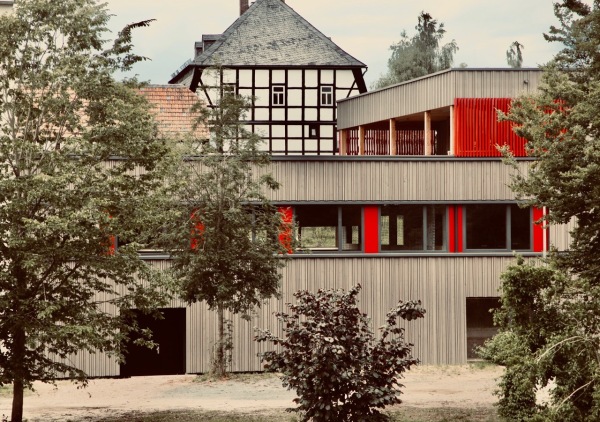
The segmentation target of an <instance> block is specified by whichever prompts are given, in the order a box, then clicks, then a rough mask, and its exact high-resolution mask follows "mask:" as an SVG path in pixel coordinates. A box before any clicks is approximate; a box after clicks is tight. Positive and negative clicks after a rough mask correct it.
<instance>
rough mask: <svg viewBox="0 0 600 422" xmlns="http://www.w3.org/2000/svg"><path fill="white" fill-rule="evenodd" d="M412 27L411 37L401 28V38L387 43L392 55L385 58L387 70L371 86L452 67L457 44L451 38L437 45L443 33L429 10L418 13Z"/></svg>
mask: <svg viewBox="0 0 600 422" xmlns="http://www.w3.org/2000/svg"><path fill="white" fill-rule="evenodd" d="M415 29H416V30H417V33H416V34H415V35H414V36H413V37H412V38H409V37H408V34H407V33H406V31H402V33H401V34H400V41H399V42H398V43H396V44H393V45H391V46H390V50H392V55H391V57H390V58H389V60H388V71H387V73H386V74H385V75H383V76H382V77H381V78H380V79H379V80H378V81H377V82H376V83H375V85H374V88H383V87H385V86H388V85H393V84H396V83H399V82H404V81H408V80H410V79H414V78H418V77H420V76H425V75H428V74H430V73H435V72H439V71H440V70H444V69H448V68H450V67H451V66H452V63H453V62H454V54H455V53H456V52H457V51H458V45H457V44H456V41H454V40H452V41H451V42H449V43H448V44H444V45H440V42H441V41H442V39H443V38H444V34H445V33H446V29H445V28H444V24H443V23H439V24H438V21H437V20H436V19H434V18H433V16H431V15H430V14H429V13H427V12H421V14H420V15H419V17H418V23H417V26H415Z"/></svg>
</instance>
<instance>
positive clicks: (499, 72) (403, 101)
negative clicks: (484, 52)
mask: <svg viewBox="0 0 600 422" xmlns="http://www.w3.org/2000/svg"><path fill="white" fill-rule="evenodd" d="M541 75H542V71H541V70H540V69H508V68H506V69H468V68H467V69H448V70H443V71H441V72H437V73H433V74H431V75H427V76H423V77H421V78H417V79H413V80H411V81H407V82H402V83H400V84H397V85H392V86H389V87H386V88H382V89H379V90H375V91H371V92H367V93H365V94H361V95H357V96H355V97H351V98H348V99H344V100H340V101H338V120H337V123H338V129H348V128H351V127H356V126H359V125H367V124H370V123H373V122H380V121H384V120H388V119H392V118H396V117H398V116H408V115H411V114H415V113H423V112H425V111H428V110H434V109H439V108H443V107H449V106H451V105H453V104H454V99H455V98H504V97H510V98H513V97H516V96H518V95H520V94H523V93H533V92H535V90H536V89H537V87H538V86H539V83H540V80H541Z"/></svg>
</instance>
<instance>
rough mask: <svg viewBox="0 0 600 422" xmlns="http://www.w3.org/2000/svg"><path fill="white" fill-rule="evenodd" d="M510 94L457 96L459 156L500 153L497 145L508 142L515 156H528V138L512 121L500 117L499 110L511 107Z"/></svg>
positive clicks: (456, 112) (507, 144)
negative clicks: (495, 96) (517, 130)
mask: <svg viewBox="0 0 600 422" xmlns="http://www.w3.org/2000/svg"><path fill="white" fill-rule="evenodd" d="M511 101H512V99H511V98H456V99H455V100H454V130H455V139H456V156H458V157H500V156H502V154H501V153H500V151H498V148H497V147H498V146H508V147H509V148H510V151H511V152H512V153H513V155H514V156H516V157H525V156H527V152H526V151H525V139H523V138H521V137H520V136H517V135H516V134H515V132H513V130H512V123H511V122H507V121H503V122H499V121H498V111H501V112H503V113H507V112H508V111H509V110H510V103H511Z"/></svg>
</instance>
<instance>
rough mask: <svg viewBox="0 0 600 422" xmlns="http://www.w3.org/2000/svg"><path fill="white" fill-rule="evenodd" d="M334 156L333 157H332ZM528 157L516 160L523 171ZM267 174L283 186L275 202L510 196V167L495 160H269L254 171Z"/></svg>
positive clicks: (494, 198) (492, 198) (272, 194)
mask: <svg viewBox="0 0 600 422" xmlns="http://www.w3.org/2000/svg"><path fill="white" fill-rule="evenodd" d="M336 158H337V157H336ZM529 165H530V162H528V161H521V162H519V163H518V166H519V170H520V171H521V172H525V173H526V172H527V169H528V166H529ZM265 173H271V174H272V175H273V177H274V178H275V180H277V181H279V182H280V183H281V185H282V188H281V189H279V190H277V191H275V192H270V193H269V196H270V198H271V199H272V200H274V201H281V202H285V201H502V200H508V201H513V200H514V199H515V196H514V194H513V192H512V191H511V189H510V187H509V186H508V185H509V184H510V175H511V174H512V173H513V170H512V169H511V168H510V167H509V166H507V165H505V164H503V163H502V161H501V160H500V159H490V160H471V159H464V160H459V159H446V160H435V159H426V158H424V159H423V160H402V159H398V160H388V161H377V160H372V161H367V160H364V161H356V160H351V159H345V157H339V159H335V160H331V161H329V160H328V161H321V160H313V161H308V160H307V161H293V160H289V161H287V160H285V159H281V160H273V161H272V163H271V165H270V166H269V167H268V168H265V169H259V170H258V171H257V175H259V174H265Z"/></svg>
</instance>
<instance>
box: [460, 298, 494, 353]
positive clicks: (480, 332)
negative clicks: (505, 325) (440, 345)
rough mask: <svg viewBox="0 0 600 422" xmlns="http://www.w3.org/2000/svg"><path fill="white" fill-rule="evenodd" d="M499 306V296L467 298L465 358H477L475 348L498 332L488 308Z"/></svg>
mask: <svg viewBox="0 0 600 422" xmlns="http://www.w3.org/2000/svg"><path fill="white" fill-rule="evenodd" d="M499 307H500V298H497V297H468V298H467V359H476V358H478V356H477V354H476V353H475V348H476V347H477V346H483V343H484V342H485V341H486V340H488V339H490V338H492V337H493V336H495V335H496V333H497V332H498V328H497V327H495V326H494V318H493V313H492V312H490V310H491V309H498V308H499Z"/></svg>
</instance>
